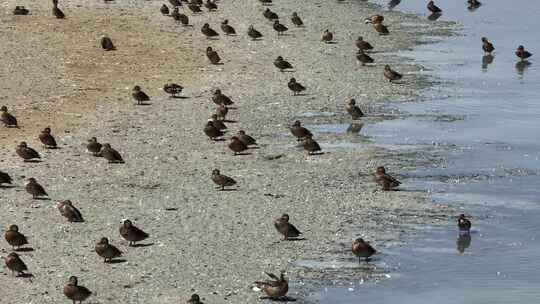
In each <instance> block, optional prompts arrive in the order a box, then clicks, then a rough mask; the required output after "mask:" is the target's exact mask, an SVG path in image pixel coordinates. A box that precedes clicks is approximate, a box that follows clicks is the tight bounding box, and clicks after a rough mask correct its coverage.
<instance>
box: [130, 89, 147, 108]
mask: <svg viewBox="0 0 540 304" xmlns="http://www.w3.org/2000/svg"><path fill="white" fill-rule="evenodd" d="M131 96H132V97H133V99H135V100H136V101H137V105H142V104H144V103H145V102H146V101H150V97H149V96H148V95H146V93H145V92H143V91H142V89H141V87H140V86H138V85H136V86H134V87H133V90H132V92H131Z"/></svg>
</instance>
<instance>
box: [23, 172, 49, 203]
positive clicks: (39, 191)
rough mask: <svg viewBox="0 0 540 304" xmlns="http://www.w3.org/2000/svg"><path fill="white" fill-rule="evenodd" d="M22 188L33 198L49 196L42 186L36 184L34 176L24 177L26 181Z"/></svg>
mask: <svg viewBox="0 0 540 304" xmlns="http://www.w3.org/2000/svg"><path fill="white" fill-rule="evenodd" d="M24 189H25V190H26V192H28V193H29V194H32V198H33V199H39V198H42V197H44V196H49V195H48V194H47V192H46V191H45V189H44V188H43V186H41V185H40V184H38V182H37V181H36V179H35V178H33V177H30V178H28V179H26V183H25V184H24Z"/></svg>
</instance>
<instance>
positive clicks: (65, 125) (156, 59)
mask: <svg viewBox="0 0 540 304" xmlns="http://www.w3.org/2000/svg"><path fill="white" fill-rule="evenodd" d="M276 2H278V1H276ZM137 3H138V4H137ZM15 5H26V6H27V7H28V8H29V9H30V10H31V12H32V15H29V16H12V15H11V10H12V8H13V7H14V6H15ZM161 5H162V2H159V1H144V2H135V1H133V2H129V1H126V2H124V1H116V2H113V3H109V4H105V3H92V4H90V3H88V2H85V1H69V2H64V3H62V2H61V7H62V9H63V10H64V12H65V13H66V15H67V19H65V20H56V19H54V17H53V16H52V15H51V12H50V5H49V3H42V4H34V3H31V2H28V3H23V2H15V1H13V0H9V1H7V3H5V4H4V5H3V6H2V15H1V16H0V18H1V23H0V27H1V31H2V33H5V34H4V35H6V37H7V38H6V39H5V41H6V43H4V44H2V46H0V48H1V50H2V54H3V56H1V58H0V63H1V64H0V81H1V82H2V92H3V98H2V104H4V105H6V106H8V107H9V108H10V109H11V112H12V113H13V114H15V115H16V116H17V118H18V119H19V121H20V125H21V128H20V129H6V128H2V130H1V132H0V155H1V157H0V170H2V171H5V172H8V173H9V174H10V175H11V176H12V177H13V178H14V180H15V187H14V188H5V189H0V195H1V197H2V199H1V202H2V203H1V204H0V212H1V213H0V214H2V216H1V217H0V226H1V227H2V228H3V229H5V228H7V227H8V226H9V225H11V224H17V225H18V226H19V229H20V231H21V232H23V233H24V234H25V235H27V236H28V237H29V242H30V245H31V247H32V248H33V249H34V251H32V252H23V253H21V257H22V259H23V260H24V261H25V262H26V263H27V265H28V267H29V270H30V272H31V273H32V274H33V275H34V276H35V277H34V278H33V279H32V282H30V281H29V280H28V279H20V278H13V277H11V273H10V271H9V270H8V269H6V268H2V272H1V273H2V274H3V276H2V279H1V280H0V288H1V290H2V297H3V298H4V299H8V300H7V301H8V302H9V303H66V302H67V299H66V298H64V296H63V294H62V286H63V285H64V284H65V283H66V281H67V278H68V277H69V276H70V275H76V276H78V277H79V281H80V284H81V285H84V286H86V287H88V288H89V289H90V290H92V291H93V292H95V295H93V296H92V297H91V298H90V300H89V301H88V303H179V302H182V301H185V300H186V299H188V298H189V296H190V295H191V294H192V293H194V292H196V293H198V294H199V295H201V297H202V298H203V302H205V303H226V302H229V303H256V302H258V301H259V302H260V300H258V298H259V296H261V294H259V293H257V292H254V291H253V290H252V289H251V285H252V283H253V282H254V281H255V280H260V279H263V278H264V273H263V271H268V272H279V271H280V270H285V271H286V272H287V277H288V278H289V280H290V286H291V291H290V294H289V295H290V296H291V297H293V298H296V299H297V300H298V301H297V302H298V303H303V300H302V295H303V294H305V293H308V292H309V290H310V287H309V286H313V285H314V284H315V285H316V284H317V282H321V280H332V281H339V280H343V281H346V280H349V279H360V278H366V279H369V278H372V277H375V278H377V277H380V276H381V275H382V274H381V273H380V271H377V268H376V265H377V259H375V262H374V263H373V264H372V265H371V266H368V267H365V266H362V267H351V268H346V269H339V271H335V270H334V271H331V270H328V271H317V270H313V269H310V268H303V267H298V266H295V261H299V260H332V259H343V260H350V261H352V262H354V261H355V258H354V256H352V254H351V253H350V251H349V250H350V243H351V241H352V240H353V239H355V238H356V237H359V236H361V237H363V238H364V239H366V240H369V241H370V242H371V243H372V244H373V245H374V246H375V247H376V248H377V249H379V250H380V251H381V252H384V250H385V246H387V245H388V244H390V243H393V244H395V243H399V242H400V240H401V237H402V236H403V235H405V234H407V235H412V234H414V233H415V227H416V225H417V224H419V223H440V222H446V221H447V220H448V218H449V217H450V216H454V211H453V210H452V209H451V208H449V207H448V206H444V205H438V204H432V203H429V202H426V199H427V197H426V195H425V194H424V193H418V192H407V191H396V192H381V191H375V190H376V189H377V187H376V185H375V183H374V182H373V180H372V173H373V172H374V169H375V168H376V167H377V166H380V165H384V166H386V167H387V168H388V170H389V171H390V172H391V173H394V174H397V176H398V177H399V172H400V171H405V170H407V169H408V168H413V167H414V165H415V161H416V160H415V157H416V155H415V153H398V152H395V151H394V152H393V151H388V150H383V149H381V148H378V147H376V146H373V145H372V144H370V143H369V141H362V140H359V139H358V136H357V135H354V134H353V135H351V134H344V135H336V134H333V133H315V139H316V140H317V141H318V142H319V143H320V144H321V146H322V148H323V150H324V154H322V155H317V156H310V157H306V156H305V154H304V152H303V151H302V150H301V148H298V147H296V140H295V139H294V138H293V137H292V135H290V133H289V131H288V129H287V125H289V124H291V123H292V122H293V121H294V120H296V119H299V120H301V121H302V122H303V123H304V124H307V125H310V124H317V123H321V122H340V123H343V122H346V121H350V117H349V116H348V114H347V113H346V112H345V109H344V105H345V100H346V99H347V98H349V97H355V98H356V100H357V102H358V103H359V104H360V107H361V108H362V109H363V110H364V111H365V112H367V113H368V114H369V115H368V117H367V118H366V119H365V123H369V122H370V121H374V120H377V119H381V118H380V116H381V115H382V114H384V113H381V112H380V110H381V109H380V105H379V104H380V103H381V102H383V101H389V100H407V99H411V98H414V97H415V96H416V94H417V92H418V90H420V89H422V88H424V87H426V86H428V85H429V81H428V79H425V78H424V77H422V76H421V75H419V74H418V73H417V71H418V70H419V69H420V67H418V66H415V65H412V64H410V63H408V62H406V61H405V60H404V59H403V58H400V57H398V56H396V55H395V54H394V52H395V51H397V50H399V49H407V48H412V47H414V45H415V43H417V41H419V40H420V38H422V37H425V36H437V35H448V34H449V32H450V31H451V29H452V25H451V24H445V23H432V22H427V21H426V20H420V19H419V18H417V17H415V16H413V15H405V14H402V13H399V12H388V11H385V12H384V16H385V20H386V21H385V23H387V24H388V25H389V28H390V31H391V35H389V36H386V37H381V36H379V35H378V34H376V32H375V31H374V30H373V29H372V27H371V26H370V25H366V24H364V22H363V20H364V18H365V17H367V16H369V15H372V14H375V13H380V12H381V9H380V8H379V7H377V6H375V5H371V4H369V3H357V2H356V1H346V2H344V3H335V2H334V1H320V2H319V1H317V2H314V3H312V4H310V5H309V6H306V5H305V4H301V3H299V2H298V3H297V2H295V1H279V3H276V4H275V5H273V6H271V9H272V10H273V11H275V12H276V13H278V14H279V15H280V17H281V19H282V20H283V23H284V24H286V25H287V26H288V27H289V31H288V32H287V34H286V35H284V36H282V37H279V38H278V37H277V35H276V32H275V31H274V30H273V29H272V23H271V22H270V21H268V20H266V19H264V17H263V16H262V12H263V10H264V7H263V6H262V5H260V3H259V2H258V1H249V3H248V4H246V3H245V1H225V0H224V1H221V2H220V3H218V5H219V6H220V8H219V10H218V11H217V12H212V13H208V12H206V11H205V12H204V13H202V14H199V15H193V14H191V13H189V12H188V13H187V15H188V16H189V18H190V23H191V24H193V26H192V27H182V26H180V25H176V24H175V23H174V21H173V20H172V18H170V17H166V16H162V15H161V14H160V13H159V7H160V6H161ZM293 11H297V12H298V13H299V15H300V16H301V17H302V18H303V20H304V23H305V24H306V26H305V28H294V27H293V25H292V24H291V22H290V15H291V14H292V12H293ZM224 19H228V20H229V23H230V24H231V25H232V26H233V27H235V28H236V31H237V33H238V35H237V36H231V37H228V36H224V35H223V34H222V33H221V35H220V37H219V39H216V40H208V39H206V38H205V37H204V36H203V35H202V34H201V32H200V28H201V26H202V24H204V23H206V22H208V23H209V24H210V25H211V26H212V27H213V28H214V29H216V30H218V31H219V24H220V23H221V21H222V20H224ZM251 24H253V25H254V26H255V28H257V29H258V30H260V31H261V32H262V33H263V35H264V37H263V39H262V40H260V41H251V40H250V39H248V37H247V35H246V31H247V28H248V27H249V25H251ZM325 29H329V30H330V31H333V32H335V40H336V43H335V44H324V43H322V42H321V41H320V37H321V34H322V32H323V31H324V30H325ZM103 33H106V34H108V35H109V36H110V37H111V38H112V39H113V41H114V43H115V44H116V46H117V48H118V50H117V51H114V52H104V51H102V50H101V49H100V47H99V37H100V35H102V34H103ZM359 35H362V36H364V39H365V40H367V41H370V42H371V43H372V44H374V45H375V48H376V52H374V53H373V54H372V57H374V59H375V61H376V63H375V64H374V65H373V66H369V67H360V66H359V65H357V64H356V59H355V51H356V49H355V46H354V40H355V39H356V37H357V36H359ZM208 46H212V47H213V48H214V49H216V50H217V51H218V52H219V54H220V56H221V58H222V59H223V62H224V64H223V65H216V66H214V65H210V64H209V62H208V60H207V58H206V56H205V53H204V50H205V49H206V47H208ZM279 55H281V56H283V57H284V58H285V59H287V60H288V61H290V62H291V63H292V64H293V66H294V67H295V69H294V72H286V73H280V72H279V71H278V70H277V69H276V68H275V67H274V66H273V64H272V62H273V60H274V59H275V57H277V56H279ZM385 64H390V65H392V67H393V68H394V69H396V70H398V71H400V72H402V73H403V74H404V75H405V77H404V81H402V82H401V83H400V84H390V83H388V82H386V81H384V79H383V76H382V71H383V67H384V65H385ZM290 77H295V78H296V79H297V80H298V81H299V82H300V83H302V84H304V85H305V86H306V87H307V91H306V94H305V95H302V96H292V94H291V92H290V91H289V90H288V88H287V82H288V80H289V78H290ZM167 82H176V83H178V84H181V85H183V86H184V87H185V90H184V92H183V93H182V96H185V97H187V98H185V99H172V98H168V96H167V95H166V94H165V93H164V92H163V91H162V90H161V87H162V86H163V85H164V84H165V83H167ZM134 85H140V86H141V87H142V88H143V90H144V91H145V92H146V93H147V94H148V95H150V97H151V105H148V106H136V105H135V104H134V101H133V100H132V99H131V96H130V95H131V88H132V87H133V86H134ZM216 88H220V89H221V90H222V91H223V93H224V94H226V95H228V96H230V97H231V98H232V99H233V101H234V102H235V108H236V109H234V110H231V111H230V114H229V117H228V118H229V119H231V120H234V121H236V123H230V124H227V126H228V129H229V132H228V134H227V135H226V138H227V139H228V138H230V137H231V136H232V134H234V133H236V131H237V130H239V129H243V130H246V132H247V133H248V134H250V135H252V136H254V137H255V138H256V139H257V141H258V142H259V148H258V149H252V150H249V152H250V154H249V155H242V156H233V154H232V152H231V151H230V150H228V148H227V143H228V140H227V141H223V142H219V141H218V142H214V141H210V140H209V139H208V138H207V137H206V136H205V135H204V133H203V131H202V130H203V127H204V124H205V122H206V120H207V119H208V117H209V116H210V114H212V113H213V112H214V108H215V105H214V104H213V103H212V101H211V92H212V91H213V90H214V89H216ZM45 126H51V128H52V129H53V133H54V135H55V136H56V139H57V141H58V142H59V145H60V149H57V150H44V149H43V148H42V147H41V145H40V143H39V141H38V140H37V135H38V133H39V130H40V129H42V128H43V127H45ZM92 136H96V137H97V138H98V140H99V141H100V142H102V143H105V142H108V143H111V145H112V146H113V147H114V148H116V149H118V150H119V151H120V152H121V153H122V155H123V157H124V159H125V161H126V163H125V164H115V165H113V164H108V163H107V162H106V161H105V160H104V159H102V158H95V157H92V156H91V155H89V154H88V153H86V151H85V147H84V145H85V143H86V140H87V139H88V138H90V137H92ZM22 140H25V141H26V142H28V143H29V145H30V146H32V147H34V148H36V149H37V150H38V151H39V152H40V153H41V154H42V157H43V161H42V162H40V163H23V162H22V160H20V159H18V158H17V157H16V155H15V154H14V150H15V146H16V144H17V143H18V142H20V141H22ZM351 142H355V143H356V144H355V145H353V146H352V147H351V145H348V143H351ZM214 168H218V169H220V170H221V171H222V173H224V174H226V175H229V176H231V177H233V178H235V179H236V180H237V181H238V185H237V187H235V189H236V191H224V192H221V191H217V190H216V189H215V185H214V184H213V183H212V181H211V180H210V174H211V171H212V170H213V169H214ZM25 177H35V178H36V179H37V180H38V181H39V182H40V183H41V184H42V185H43V186H44V187H45V189H46V190H47V191H48V193H49V194H50V197H51V200H50V201H46V200H44V201H33V200H32V199H31V196H30V195H29V194H27V193H26V192H25V191H24V186H23V183H24V178H25ZM65 199H70V200H72V201H73V202H74V204H75V205H76V206H77V207H78V208H79V209H80V210H81V212H82V214H83V216H84V217H85V220H86V222H84V223H71V224H70V223H67V222H66V221H65V219H64V218H63V217H61V216H60V214H59V212H58V210H56V207H55V206H54V203H55V202H56V201H58V200H65ZM282 213H288V214H289V215H290V216H291V222H292V223H294V224H295V225H296V226H297V227H298V228H299V229H300V230H301V231H302V232H303V233H304V237H305V239H306V240H304V241H296V242H283V241H280V235H279V234H278V233H277V232H276V231H275V229H274V227H273V222H272V221H273V219H274V218H276V217H278V216H280V215H281V214H282ZM125 218H129V219H131V220H132V221H133V222H134V224H135V225H136V226H138V227H140V228H142V229H143V230H145V231H146V232H148V233H149V234H150V236H151V237H150V238H149V239H148V240H147V241H145V242H143V243H146V244H151V246H145V247H138V248H131V247H128V246H127V242H126V241H124V240H122V239H121V237H120V235H119V233H118V228H119V226H120V221H121V220H122V219H125ZM103 236H105V237H108V238H109V239H110V241H111V243H112V244H114V245H117V246H118V247H119V248H120V249H121V250H122V251H123V252H124V259H125V260H126V262H125V263H118V264H105V263H103V260H102V259H101V258H99V257H98V256H97V255H96V253H95V252H94V245H95V243H96V242H97V240H99V239H100V238H101V237H103ZM0 244H1V246H0V248H1V250H2V252H1V255H2V256H4V255H6V254H7V253H9V252H10V247H9V246H8V245H7V243H6V242H5V241H2V242H0Z"/></svg>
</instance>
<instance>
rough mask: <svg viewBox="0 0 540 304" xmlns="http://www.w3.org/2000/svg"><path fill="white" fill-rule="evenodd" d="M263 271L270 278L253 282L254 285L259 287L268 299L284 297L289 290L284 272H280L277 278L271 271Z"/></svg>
mask: <svg viewBox="0 0 540 304" xmlns="http://www.w3.org/2000/svg"><path fill="white" fill-rule="evenodd" d="M265 273H266V275H267V276H269V277H270V278H271V280H266V281H262V282H255V285H256V286H257V287H258V288H259V289H261V290H262V291H263V292H264V293H265V294H266V296H267V297H268V298H269V299H272V300H281V299H283V297H285V296H286V295H287V292H288V291H289V283H288V282H287V279H285V276H284V273H283V272H281V275H280V277H279V278H278V277H277V276H276V275H274V274H272V273H268V272H265Z"/></svg>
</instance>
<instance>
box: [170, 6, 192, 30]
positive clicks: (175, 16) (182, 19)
mask: <svg viewBox="0 0 540 304" xmlns="http://www.w3.org/2000/svg"><path fill="white" fill-rule="evenodd" d="M171 17H173V19H174V20H175V21H178V22H180V23H181V24H182V25H183V26H187V25H189V18H188V16H186V14H180V12H179V10H178V7H175V8H173V12H172V13H171Z"/></svg>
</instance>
